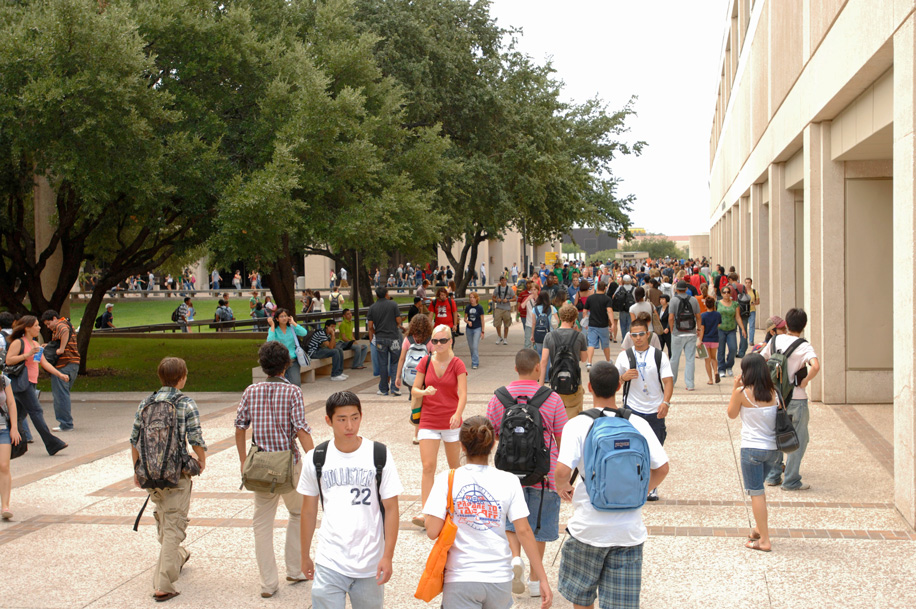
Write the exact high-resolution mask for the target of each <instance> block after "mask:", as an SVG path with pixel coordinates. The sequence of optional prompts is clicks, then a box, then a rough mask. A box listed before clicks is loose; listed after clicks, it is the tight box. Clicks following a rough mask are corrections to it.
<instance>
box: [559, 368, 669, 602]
mask: <svg viewBox="0 0 916 609" xmlns="http://www.w3.org/2000/svg"><path fill="white" fill-rule="evenodd" d="M619 387H620V372H619V371H618V370H617V368H615V367H614V366H613V365H611V364H610V363H609V362H599V363H597V364H595V365H594V366H592V368H591V370H590V371H589V383H588V390H589V392H590V393H591V394H592V396H593V397H594V404H595V407H596V408H616V401H615V399H614V395H615V393H616V392H617V389H618V388H619ZM605 416H614V415H613V414H612V413H606V414H605ZM629 421H630V423H632V424H633V427H635V428H636V431H638V432H639V433H640V434H642V436H643V437H644V438H645V439H646V442H647V443H648V445H649V468H650V475H649V487H650V488H656V487H657V486H658V485H659V484H661V482H662V480H664V479H665V476H667V475H668V455H667V454H665V449H664V448H662V445H661V443H660V442H659V441H658V438H657V437H656V435H655V433H654V432H653V430H652V428H651V427H650V426H649V423H648V422H647V421H646V420H644V419H642V418H640V417H635V416H631V417H630V419H629ZM593 423H594V421H593V420H592V419H591V418H590V417H587V416H577V417H574V418H573V419H571V420H570V421H569V422H568V423H567V424H566V427H564V428H563V443H562V444H561V445H560V456H559V460H558V462H557V469H556V484H557V492H558V493H559V494H560V498H561V499H563V500H564V501H572V503H573V515H572V517H571V518H570V519H569V521H568V523H567V525H566V530H567V532H568V533H569V537H570V539H569V540H568V541H567V542H566V543H565V544H563V558H562V559H561V561H560V574H559V579H560V584H559V591H560V594H562V595H563V596H564V597H565V598H566V599H567V600H569V601H571V602H572V603H573V606H574V607H583V608H584V607H592V606H593V605H594V602H595V598H596V596H597V597H598V606H599V607H601V609H608V608H610V607H614V608H615V609H623V608H627V609H638V607H639V592H640V588H641V586H642V550H643V544H644V543H645V541H646V539H647V537H648V532H647V531H646V526H645V525H644V524H643V521H642V508H638V509H635V510H624V511H616V512H604V511H598V510H596V509H595V508H594V507H593V506H592V504H591V501H590V500H589V497H588V491H587V490H586V488H585V483H584V482H580V483H579V484H578V485H577V486H576V487H575V489H574V488H573V486H572V485H571V484H570V478H571V476H572V472H573V470H574V469H576V468H577V467H578V468H579V470H580V472H579V473H580V474H582V473H583V472H582V469H583V463H582V459H583V450H584V448H585V438H586V436H587V435H588V431H589V429H590V428H591V426H592V424H593ZM583 478H584V476H583Z"/></svg>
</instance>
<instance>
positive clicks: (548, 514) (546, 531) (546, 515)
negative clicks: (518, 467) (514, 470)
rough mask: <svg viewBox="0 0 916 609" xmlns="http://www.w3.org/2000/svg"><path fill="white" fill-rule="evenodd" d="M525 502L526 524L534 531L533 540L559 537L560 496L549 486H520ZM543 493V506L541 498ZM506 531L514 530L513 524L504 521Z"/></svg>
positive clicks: (549, 539)
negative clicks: (543, 487)
mask: <svg viewBox="0 0 916 609" xmlns="http://www.w3.org/2000/svg"><path fill="white" fill-rule="evenodd" d="M522 492H523V493H524V495H525V503H526V504H527V505H528V524H530V525H531V530H532V531H534V540H535V541H544V542H547V541H556V540H557V539H559V538H560V496H559V495H558V494H557V493H556V491H552V490H550V489H549V488H545V489H541V487H540V485H538V486H525V487H522ZM542 493H543V495H544V497H543V508H542V503H541V501H542V498H541V494H542ZM538 510H540V512H541V513H540V516H541V527H540V529H538ZM506 531H509V532H512V533H514V532H515V525H513V524H512V523H511V522H507V523H506Z"/></svg>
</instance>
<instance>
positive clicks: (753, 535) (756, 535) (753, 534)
mask: <svg viewBox="0 0 916 609" xmlns="http://www.w3.org/2000/svg"><path fill="white" fill-rule="evenodd" d="M747 538H748V539H749V540H750V541H756V540H758V539H760V533H758V532H757V531H751V533H750V535H748V536H747Z"/></svg>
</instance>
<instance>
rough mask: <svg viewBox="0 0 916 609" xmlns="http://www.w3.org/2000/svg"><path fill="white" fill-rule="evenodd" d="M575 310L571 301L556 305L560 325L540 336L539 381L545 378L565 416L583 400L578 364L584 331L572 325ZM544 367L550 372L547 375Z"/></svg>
mask: <svg viewBox="0 0 916 609" xmlns="http://www.w3.org/2000/svg"><path fill="white" fill-rule="evenodd" d="M578 313H579V311H578V310H577V309H576V307H574V306H573V305H572V304H571V303H566V304H564V305H563V306H562V307H560V312H559V314H558V315H559V317H560V327H559V328H557V329H556V330H555V331H553V332H551V333H550V334H548V335H547V338H546V339H544V350H543V351H542V352H541V361H540V375H539V376H538V382H539V383H541V384H544V382H546V381H549V382H550V387H551V389H553V390H554V391H556V392H557V395H559V396H560V399H561V400H563V406H564V408H565V409H566V417H567V418H568V419H571V418H572V417H574V416H576V415H577V414H579V413H580V412H582V404H583V402H584V401H585V387H584V386H583V384H582V368H581V366H580V365H579V364H580V362H581V363H585V361H586V356H587V354H588V346H587V343H586V340H585V334H583V333H582V332H580V331H579V329H578V328H576V319H577V317H578ZM516 367H517V366H516ZM548 369H549V370H551V371H552V373H551V374H550V376H549V378H548V376H547V370H548Z"/></svg>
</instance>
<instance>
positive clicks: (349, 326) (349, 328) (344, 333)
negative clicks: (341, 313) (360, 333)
mask: <svg viewBox="0 0 916 609" xmlns="http://www.w3.org/2000/svg"><path fill="white" fill-rule="evenodd" d="M337 330H338V332H339V333H340V338H341V339H343V340H353V321H352V320H350V321H348V320H346V319H341V320H340V323H338V324H337Z"/></svg>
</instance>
